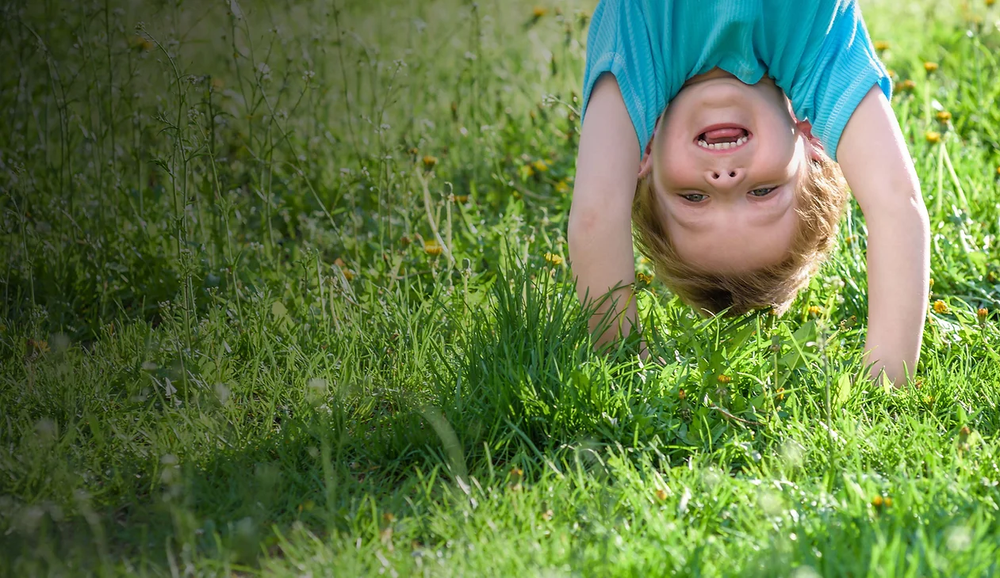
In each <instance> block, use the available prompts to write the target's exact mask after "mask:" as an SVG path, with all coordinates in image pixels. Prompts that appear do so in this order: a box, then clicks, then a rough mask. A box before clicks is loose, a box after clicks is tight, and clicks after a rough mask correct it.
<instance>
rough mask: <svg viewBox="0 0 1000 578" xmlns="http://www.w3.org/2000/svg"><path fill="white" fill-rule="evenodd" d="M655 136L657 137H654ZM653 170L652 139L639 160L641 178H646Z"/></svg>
mask: <svg viewBox="0 0 1000 578" xmlns="http://www.w3.org/2000/svg"><path fill="white" fill-rule="evenodd" d="M654 138H655V137H654ZM652 171H653V141H652V139H650V141H649V144H647V145H646V150H644V151H643V152H642V160H641V161H639V178H640V179H642V178H645V177H646V175H648V174H650V173H651V172H652Z"/></svg>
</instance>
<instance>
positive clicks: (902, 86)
mask: <svg viewBox="0 0 1000 578" xmlns="http://www.w3.org/2000/svg"><path fill="white" fill-rule="evenodd" d="M916 87H917V83H916V82H913V81H912V80H910V79H909V78H907V79H906V80H904V81H903V82H900V83H899V90H901V91H904V92H909V91H912V90H913V89H914V88H916Z"/></svg>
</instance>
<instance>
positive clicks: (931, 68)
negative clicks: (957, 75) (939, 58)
mask: <svg viewBox="0 0 1000 578" xmlns="http://www.w3.org/2000/svg"><path fill="white" fill-rule="evenodd" d="M937 69H938V63H937V62H925V63H924V70H926V71H927V73H928V74H930V73H932V72H935V71H937Z"/></svg>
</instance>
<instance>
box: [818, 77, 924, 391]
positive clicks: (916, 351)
mask: <svg viewBox="0 0 1000 578" xmlns="http://www.w3.org/2000/svg"><path fill="white" fill-rule="evenodd" d="M837 157H838V160H839V162H840V168H841V170H842V171H843V172H844V177H845V178H846V179H847V182H848V184H849V185H850V187H851V190H852V192H853V193H854V197H855V199H857V201H858V205H860V206H861V211H862V212H863V213H864V215H865V221H866V222H867V224H868V340H867V343H866V344H865V351H866V355H867V357H866V360H867V361H868V362H869V363H874V366H873V367H872V376H873V377H875V378H877V377H878V374H879V373H880V372H881V371H884V372H885V374H886V376H887V377H889V378H890V379H891V380H892V381H893V382H894V383H895V384H896V385H897V386H901V385H902V384H903V383H905V380H906V377H907V374H909V375H911V376H912V375H913V372H914V370H915V368H916V364H917V359H918V358H919V357H920V340H921V337H922V336H923V327H924V318H925V315H926V312H927V297H928V296H927V292H928V279H929V277H930V226H929V224H928V219H927V208H926V207H925V206H924V202H923V199H922V198H921V194H920V183H919V182H918V181H917V175H916V172H915V171H914V169H913V161H912V160H911V158H910V155H909V153H908V152H907V149H906V144H905V143H904V141H903V135H902V133H901V132H900V129H899V122H898V121H897V120H896V117H895V115H894V114H893V112H892V108H890V106H889V103H888V101H887V100H886V98H885V95H884V94H883V93H882V91H881V90H880V89H879V88H878V87H875V88H873V89H872V90H871V91H870V92H869V93H868V94H867V96H865V97H864V99H863V100H862V101H861V104H859V105H858V108H857V109H856V110H855V111H854V114H853V115H852V116H851V118H850V120H849V121H848V122H847V126H846V127H845V129H844V132H843V136H842V137H841V139H840V143H839V145H838V146H837Z"/></svg>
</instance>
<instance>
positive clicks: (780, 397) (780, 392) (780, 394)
mask: <svg viewBox="0 0 1000 578" xmlns="http://www.w3.org/2000/svg"><path fill="white" fill-rule="evenodd" d="M775 393H777V394H778V401H784V399H785V388H783V387H779V388H778V391H777V392H775Z"/></svg>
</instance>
